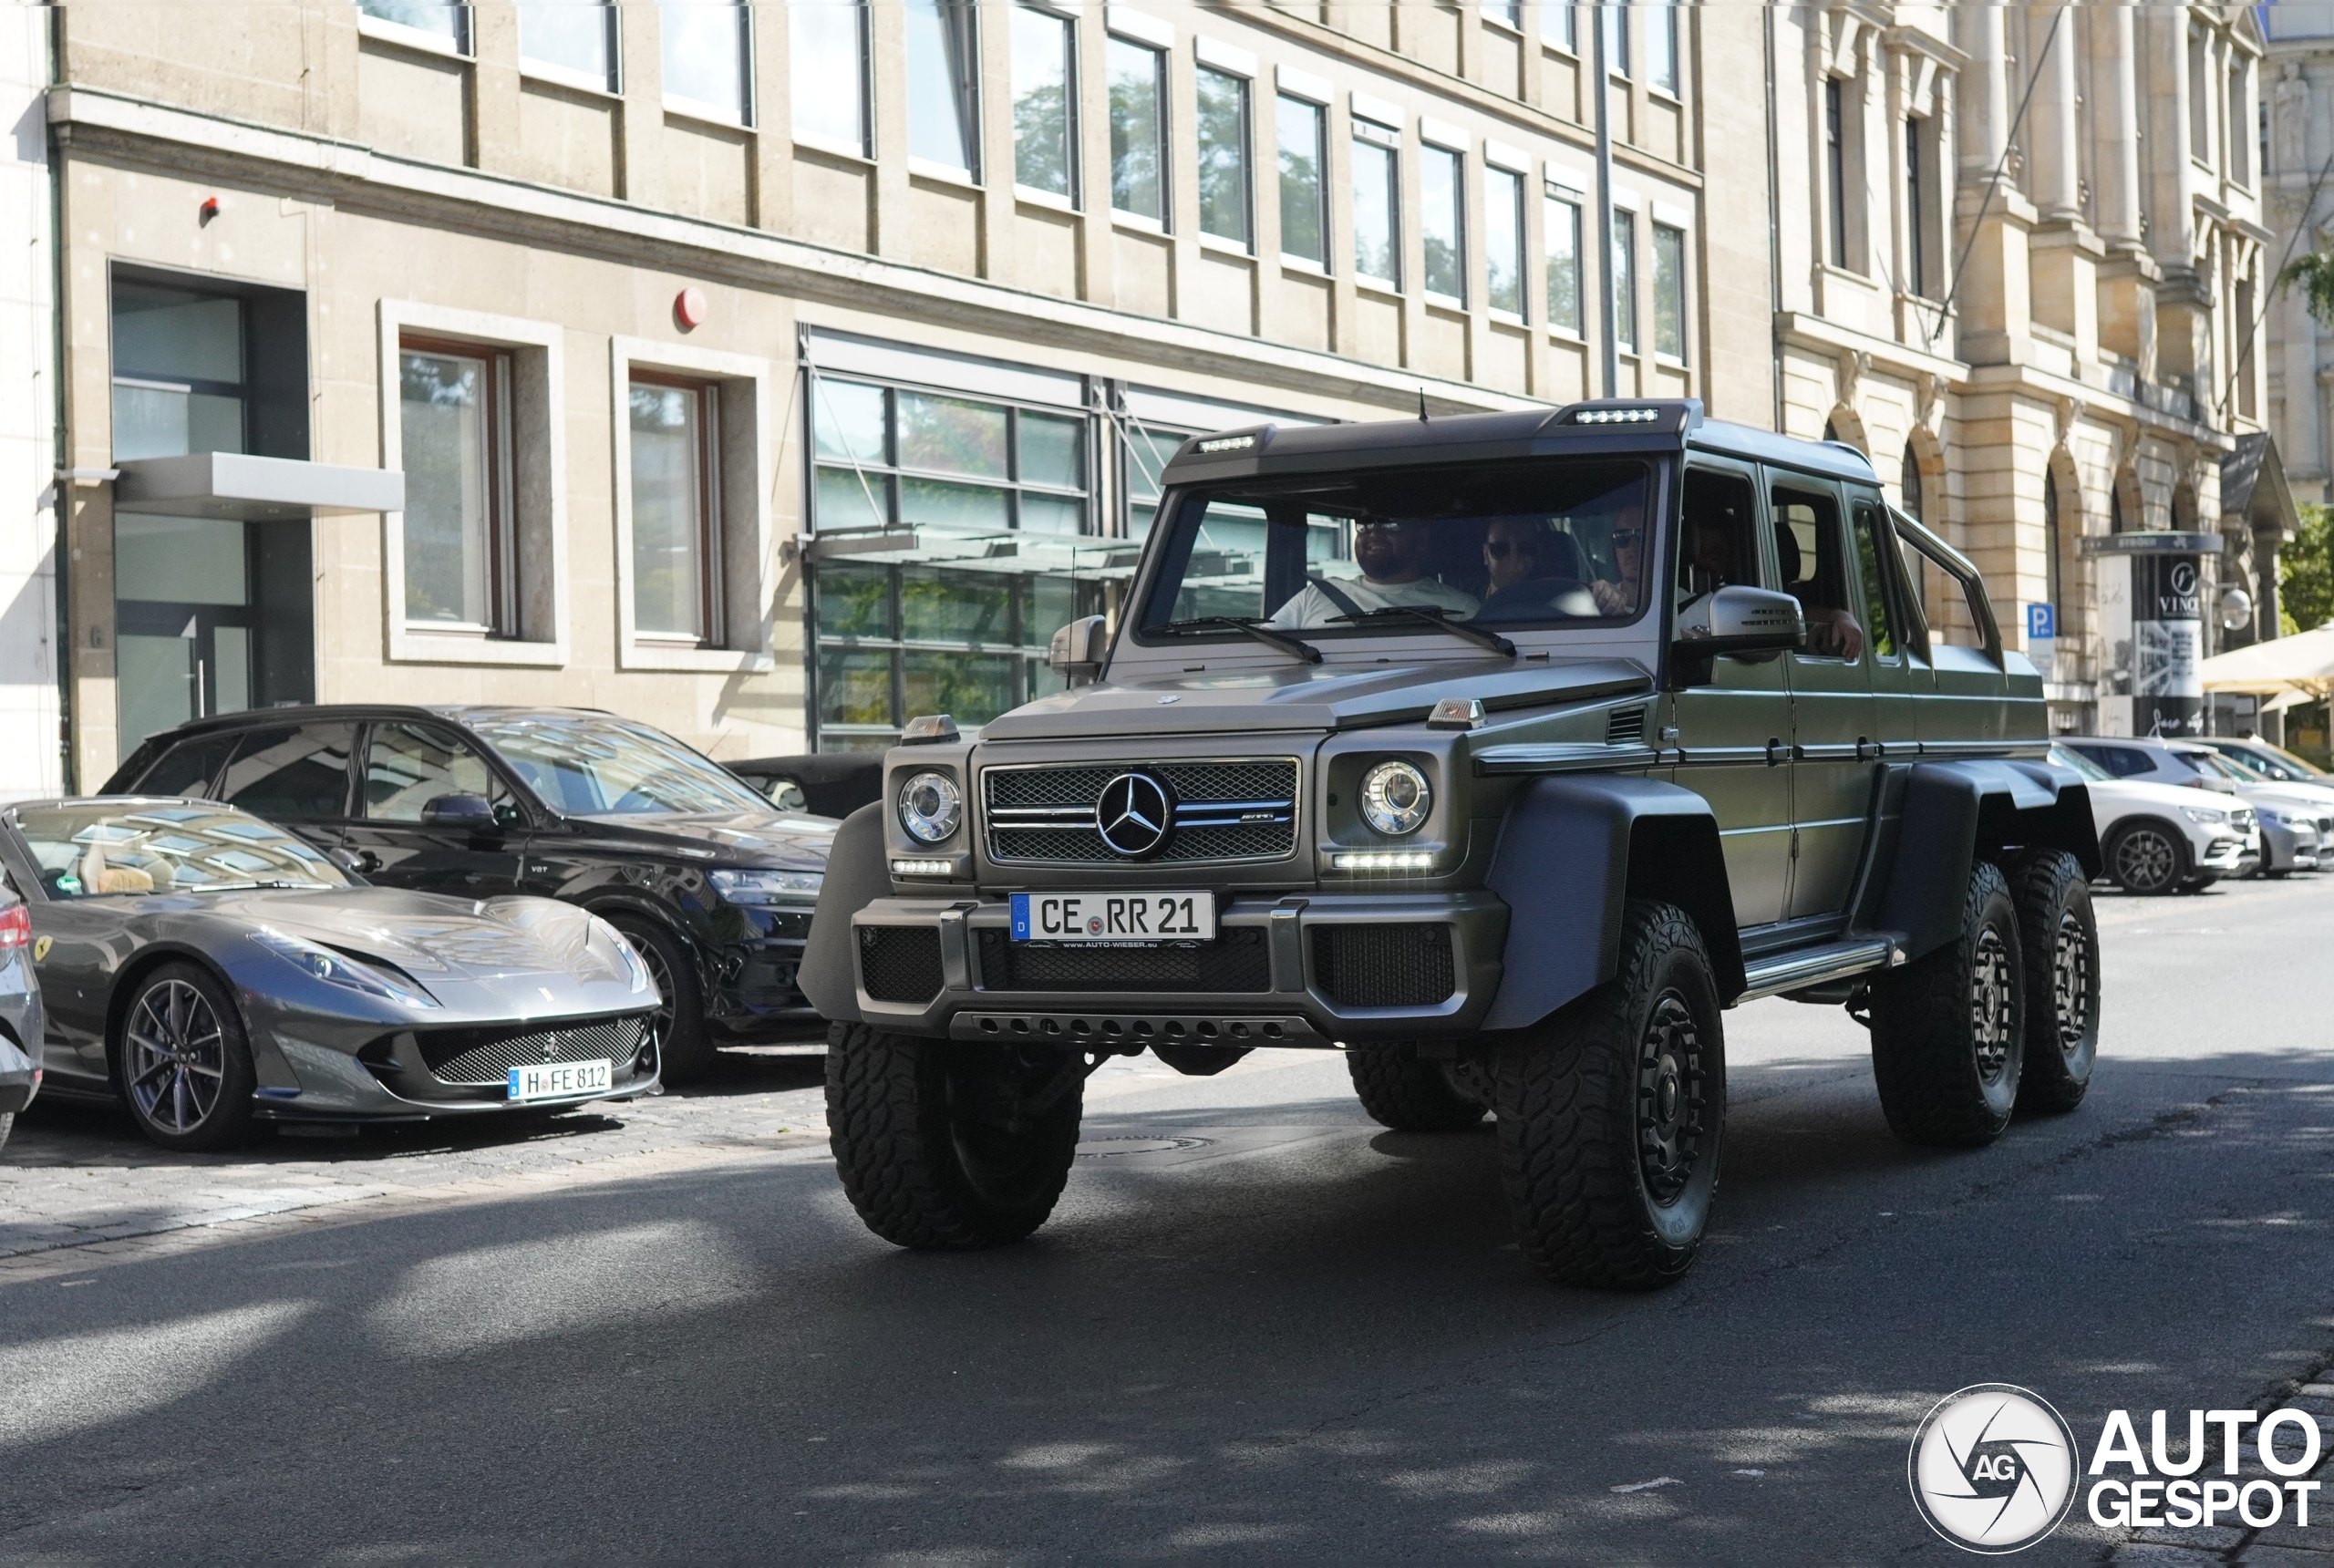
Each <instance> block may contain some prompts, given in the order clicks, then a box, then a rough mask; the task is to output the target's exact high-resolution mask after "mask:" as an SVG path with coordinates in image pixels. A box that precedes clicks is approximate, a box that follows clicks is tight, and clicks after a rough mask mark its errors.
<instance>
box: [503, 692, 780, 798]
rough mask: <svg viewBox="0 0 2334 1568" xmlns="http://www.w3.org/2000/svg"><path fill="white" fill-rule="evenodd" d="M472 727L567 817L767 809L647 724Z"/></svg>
mask: <svg viewBox="0 0 2334 1568" xmlns="http://www.w3.org/2000/svg"><path fill="white" fill-rule="evenodd" d="M470 728H471V729H472V730H473V731H475V732H476V733H477V734H478V736H479V738H480V739H482V740H484V741H485V742H486V743H487V744H488V745H490V746H491V747H493V748H494V749H495V750H496V752H498V753H499V754H500V755H501V758H502V759H503V760H504V761H505V762H508V763H509V764H510V765H511V771H513V772H515V773H517V774H518V775H519V777H520V778H522V779H525V780H526V781H527V783H528V786H529V787H530V788H531V789H533V790H534V792H535V793H536V794H538V795H540V796H542V798H543V799H544V800H545V802H547V803H548V804H550V805H551V806H553V807H554V808H556V809H557V810H562V811H565V812H567V813H569V814H570V815H573V816H578V817H606V816H645V815H660V814H661V815H670V814H675V813H681V812H689V813H707V812H718V813H720V814H722V815H725V816H726V815H729V814H731V813H734V812H738V811H761V812H768V811H769V809H770V803H769V801H768V800H766V799H763V798H762V797H761V796H759V795H758V794H756V793H755V792H754V790H753V788H752V787H751V786H750V785H749V784H747V783H746V781H745V780H744V779H739V778H738V776H737V775H736V774H734V773H731V772H730V771H729V770H728V769H726V768H722V767H719V766H718V765H716V764H715V763H713V762H712V761H710V760H708V759H707V758H705V757H704V756H703V755H701V754H700V753H697V752H695V751H692V750H690V749H689V748H687V747H686V746H683V745H682V744H681V743H680V742H679V741H677V740H675V739H674V738H672V737H671V736H669V735H662V734H659V733H658V732H657V731H656V730H653V729H651V728H649V727H647V726H646V725H645V724H627V723H625V721H624V720H622V719H620V718H609V717H603V716H601V715H599V714H585V713H531V714H518V715H509V716H502V717H476V718H473V719H471V721H470Z"/></svg>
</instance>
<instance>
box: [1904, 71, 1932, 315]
mask: <svg viewBox="0 0 2334 1568" xmlns="http://www.w3.org/2000/svg"><path fill="white" fill-rule="evenodd" d="M1928 232H1929V214H1928V189H1927V186H1926V183H1925V182H1924V181H1922V179H1921V122H1920V121H1919V120H1918V119H1914V118H1913V117H1912V116H1910V115H1907V116H1905V284H1906V285H1907V286H1908V287H1909V288H1910V289H1911V291H1912V292H1913V293H1914V294H1919V295H1921V296H1922V297H1924V298H1926V296H1927V294H1928V292H1929V269H1928V243H1927V242H1928Z"/></svg>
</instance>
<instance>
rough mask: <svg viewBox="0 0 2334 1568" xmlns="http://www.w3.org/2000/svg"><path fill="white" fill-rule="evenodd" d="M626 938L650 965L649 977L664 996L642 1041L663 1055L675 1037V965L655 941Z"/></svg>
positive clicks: (650, 1016) (657, 993)
mask: <svg viewBox="0 0 2334 1568" xmlns="http://www.w3.org/2000/svg"><path fill="white" fill-rule="evenodd" d="M625 941H626V942H629V943H631V944H632V950H633V951H634V952H635V953H637V954H640V961H641V962H642V963H643V964H645V965H648V978H649V979H651V980H653V981H655V982H656V995H659V996H662V997H663V998H664V1000H663V1001H662V1002H659V1003H658V1004H657V1005H656V1012H654V1013H652V1014H650V1015H649V1017H648V1038H647V1039H646V1040H645V1041H643V1042H642V1044H644V1045H653V1046H655V1047H656V1050H657V1054H658V1055H660V1056H661V1055H663V1054H664V1049H665V1042H666V1040H669V1039H671V1038H672V1037H673V1016H674V1011H673V967H672V965H669V964H667V963H666V962H665V950H664V949H663V948H661V947H659V946H657V945H656V944H655V943H653V942H648V941H645V940H643V939H641V938H638V937H634V936H626V937H625Z"/></svg>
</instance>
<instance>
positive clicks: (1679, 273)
mask: <svg viewBox="0 0 2334 1568" xmlns="http://www.w3.org/2000/svg"><path fill="white" fill-rule="evenodd" d="M1653 351H1654V353H1656V354H1658V355H1661V356H1664V357H1666V358H1669V359H1683V358H1685V357H1686V231H1684V230H1683V229H1673V228H1671V227H1670V226H1669V225H1668V224H1667V223H1656V224H1655V225H1654V226H1653Z"/></svg>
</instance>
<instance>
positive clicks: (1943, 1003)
mask: <svg viewBox="0 0 2334 1568" xmlns="http://www.w3.org/2000/svg"><path fill="white" fill-rule="evenodd" d="M2024 970H2025V964H2024V959H2023V949H2022V945H2021V943H2020V939H2019V923H2018V912H2017V909H2016V907H2015V905H2014V904H2013V903H2012V902H2011V898H2010V890H2009V881H2008V880H2007V879H2006V878H2004V877H2003V875H2002V872H2001V868H2000V867H1998V866H1997V865H1995V864H1994V863H1993V862H1992V861H1978V863H1977V864H1976V865H1975V866H1974V867H1972V868H1971V869H1970V872H1969V882H1968V886H1967V889H1965V890H1964V892H1963V894H1962V904H1961V931H1960V934H1958V935H1957V936H1956V937H1955V938H1954V939H1953V941H1951V942H1949V943H1947V944H1946V945H1945V946H1943V947H1940V948H1938V949H1937V950H1936V952H1934V953H1930V954H1924V955H1923V956H1921V957H1919V958H1916V959H1915V960H1914V961H1913V962H1912V963H1910V964H1907V965H1905V966H1904V967H1902V968H1900V969H1892V970H1889V971H1886V972H1885V973H1884V974H1883V975H1881V976H1880V978H1879V979H1877V980H1875V981H1874V983H1873V987H1872V1076H1873V1079H1874V1082H1875V1083H1877V1084H1878V1085H1879V1088H1880V1109H1881V1110H1882V1111H1883V1112H1884V1113H1885V1115H1886V1116H1887V1118H1888V1126H1889V1130H1891V1131H1893V1132H1895V1134H1896V1136H1897V1137H1899V1138H1901V1139H1903V1140H1905V1142H1907V1143H1918V1144H1925V1145H1930V1146H1934V1147H1938V1148H1976V1147H1978V1146H1980V1145H1983V1144H1988V1143H1991V1142H1992V1141H1993V1140H1995V1139H1997V1138H1998V1137H2000V1136H2001V1132H2002V1129H2003V1128H2005V1127H2008V1126H2009V1116H2010V1111H2011V1109H2013V1108H2014V1107H2015V1106H2016V1105H2017V1103H2018V1085H2019V1067H2020V1065H2021V1063H2022V1061H2023V1059H2024V1057H2025V1052H2026V1010H2025V985H2024V981H2023V975H2024Z"/></svg>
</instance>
